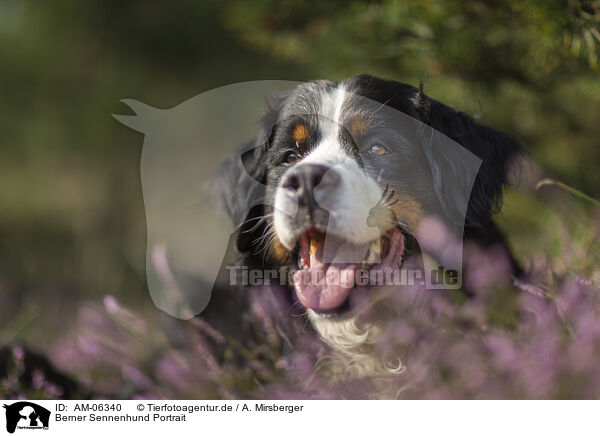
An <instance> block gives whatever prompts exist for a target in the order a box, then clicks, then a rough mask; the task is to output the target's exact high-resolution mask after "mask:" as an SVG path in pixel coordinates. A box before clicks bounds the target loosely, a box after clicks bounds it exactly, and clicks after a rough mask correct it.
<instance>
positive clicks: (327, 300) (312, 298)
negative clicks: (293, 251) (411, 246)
mask: <svg viewBox="0 0 600 436" xmlns="http://www.w3.org/2000/svg"><path fill="white" fill-rule="evenodd" d="M298 245H299V247H298V268H299V270H298V271H296V272H295V273H294V275H293V282H294V288H295V290H296V295H297V297H298V300H299V301H300V303H301V304H302V305H303V306H305V307H307V308H310V309H313V310H317V311H321V312H327V311H334V310H336V309H339V308H341V307H342V306H343V305H344V304H345V303H346V301H347V300H348V297H349V296H350V293H351V292H353V291H356V292H361V291H365V290H366V289H367V288H369V287H371V286H373V285H374V284H375V283H373V282H372V280H371V279H372V278H373V277H375V276H377V272H378V271H381V272H383V274H381V273H379V276H382V275H385V274H388V275H389V274H390V273H391V272H393V271H395V270H398V269H399V268H400V265H401V264H402V256H403V254H404V235H403V234H402V232H401V231H400V230H398V229H391V230H389V231H388V232H387V233H386V234H385V235H384V236H383V237H381V238H379V239H377V240H375V241H372V242H370V243H368V244H364V245H355V244H352V243H350V242H348V241H346V240H345V239H344V238H341V237H339V236H335V235H332V234H325V233H323V232H320V231H317V230H315V229H310V230H308V231H307V232H305V233H303V234H302V235H301V236H300V239H299V241H298Z"/></svg>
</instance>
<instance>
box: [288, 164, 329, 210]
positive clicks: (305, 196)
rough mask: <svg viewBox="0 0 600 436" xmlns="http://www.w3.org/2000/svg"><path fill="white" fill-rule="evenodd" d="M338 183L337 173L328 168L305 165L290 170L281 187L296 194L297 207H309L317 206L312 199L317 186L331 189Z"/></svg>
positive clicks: (318, 165) (317, 165)
mask: <svg viewBox="0 0 600 436" xmlns="http://www.w3.org/2000/svg"><path fill="white" fill-rule="evenodd" d="M338 182H339V175H338V173H337V172H336V171H335V170H333V169H331V168H330V167H328V166H326V165H320V164H309V163H306V164H302V165H298V166H297V167H295V168H293V169H292V170H290V172H289V173H288V174H286V175H285V178H284V179H283V182H282V184H281V186H282V187H283V188H285V189H288V190H290V191H294V192H295V193H296V195H297V196H298V206H305V207H311V206H317V204H316V202H315V197H314V190H315V188H316V187H317V185H320V184H322V185H323V188H333V187H334V186H335V185H337V183H338ZM325 185H327V186H325ZM319 187H320V186H319Z"/></svg>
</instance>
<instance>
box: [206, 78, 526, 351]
mask: <svg viewBox="0 0 600 436" xmlns="http://www.w3.org/2000/svg"><path fill="white" fill-rule="evenodd" d="M396 114H401V115H402V117H404V118H402V117H398V116H396ZM411 121H414V123H411ZM423 126H425V127H426V128H423ZM434 134H441V135H439V137H440V138H450V139H451V140H452V141H454V143H456V144H459V145H460V147H458V146H457V147H456V149H452V148H448V147H444V148H442V147H437V146H436V144H435V140H434V138H432V136H433V135H434ZM257 138H258V139H257V141H256V142H255V143H254V144H252V145H251V146H250V147H247V148H246V149H245V150H243V151H242V152H241V153H240V155H238V156H235V157H234V158H232V159H231V160H230V161H228V162H226V163H225V164H224V165H223V166H222V167H221V168H220V170H219V174H218V179H217V185H218V189H219V191H220V196H221V199H222V204H223V206H224V208H225V210H226V212H227V213H228V214H229V216H230V217H231V218H232V219H233V220H234V222H236V223H239V222H241V223H242V224H241V226H239V228H238V229H237V233H236V236H235V246H236V249H237V250H238V252H239V253H240V255H241V257H242V260H243V262H244V263H245V264H247V265H252V266H254V267H259V268H265V269H269V268H279V267H281V266H285V267H289V268H292V270H293V271H292V274H290V278H291V280H290V283H289V296H290V300H291V302H292V303H293V304H295V305H296V307H300V308H301V309H302V310H303V311H305V313H306V314H307V316H308V318H309V319H310V321H311V324H312V325H313V327H314V328H315V330H316V331H317V332H318V333H319V334H320V335H321V337H322V338H323V339H324V340H325V341H326V342H327V343H329V344H330V345H331V346H333V347H337V348H339V349H342V350H344V352H347V353H352V352H354V351H353V350H357V349H358V348H359V347H360V346H361V345H362V344H363V343H364V342H365V341H368V340H369V339H368V338H369V336H370V335H372V334H376V332H377V331H378V329H377V328H376V326H374V325H363V324H360V323H359V322H357V319H356V318H357V316H358V311H357V306H358V304H359V302H364V301H365V299H366V300H368V299H369V298H375V295H376V292H377V288H379V286H374V285H373V286H371V285H370V284H369V283H367V284H365V283H361V284H357V272H358V271H368V272H369V273H372V272H374V271H389V270H390V269H400V268H403V267H404V259H405V258H406V257H407V256H408V254H414V253H422V252H423V247H421V246H420V244H419V241H418V238H416V237H415V235H417V234H418V232H419V227H420V226H421V224H422V223H423V222H425V221H427V220H428V219H429V218H431V217H432V216H435V217H436V218H440V219H441V220H442V222H445V223H450V224H449V225H450V226H452V225H453V224H452V223H454V224H456V223H458V224H460V226H459V227H460V232H458V233H457V234H459V235H460V236H461V237H462V238H464V239H465V240H468V241H471V242H472V243H475V244H478V245H480V246H482V247H483V248H485V247H489V246H491V245H493V244H495V245H502V246H506V244H505V241H504V238H503V236H502V234H501V232H500V231H499V230H498V228H497V227H496V225H495V224H494V222H493V221H492V215H493V214H494V213H495V212H496V211H497V210H498V208H499V205H500V201H501V196H502V193H503V189H504V186H505V184H506V179H507V170H506V167H507V163H508V161H509V159H510V157H511V156H512V155H513V154H515V152H516V151H517V144H516V142H515V141H514V140H512V139H511V138H509V137H508V136H505V135H504V134H502V133H499V132H497V131H496V130H494V129H492V128H490V127H487V126H484V125H481V124H479V123H478V122H476V121H475V120H474V119H473V118H472V117H470V116H469V115H467V114H466V113H464V112H459V111H456V110H455V109H453V108H451V107H450V106H447V105H445V104H442V103H440V102H438V101H435V100H434V99H432V98H430V97H428V96H426V95H425V94H424V93H423V87H422V85H421V86H420V87H418V88H416V87H413V86H410V85H407V84H403V83H399V82H395V81H389V80H382V79H379V78H376V77H372V76H369V75H359V76H355V77H351V78H349V79H347V80H344V81H341V82H334V81H325V80H318V81H312V82H307V83H303V84H301V85H299V86H297V87H296V88H295V89H293V90H291V91H289V92H286V93H283V94H281V95H279V96H277V97H276V98H275V100H274V101H272V102H271V103H270V104H269V105H268V108H267V110H266V113H265V115H264V117H263V118H262V120H261V131H260V132H258V134H257ZM461 148H462V149H463V150H462V151H461V150H460V149H461ZM464 150H466V151H467V152H468V153H467V154H468V155H469V156H473V157H476V158H477V160H478V162H479V164H478V165H477V167H476V171H475V172H474V173H473V174H469V171H468V168H465V167H463V166H462V164H463V160H464V159H467V154H464V153H463V152H464ZM441 162H442V163H444V164H441ZM248 175H249V176H250V177H251V178H252V179H249V178H248V177H247V176H248ZM248 180H253V181H258V182H259V183H248ZM457 185H458V187H459V188H460V189H458V191H457V189H455V188H456V187H457ZM461 189H462V191H461ZM465 189H467V191H468V192H467V194H468V195H467V197H466V200H464V201H462V203H464V204H462V203H461V199H460V198H458V197H460V196H458V197H457V195H456V192H464V190H465ZM258 191H260V192H258ZM257 198H258V199H259V201H257ZM461 204H462V206H461ZM461 207H462V211H461ZM240 214H243V215H245V216H243V217H240ZM240 218H241V219H240ZM421 265H422V263H421ZM513 266H514V267H515V269H516V270H518V266H517V265H516V263H515V264H514V265H513ZM316 272H321V273H324V275H325V276H329V275H330V274H329V273H335V274H334V276H335V277H336V279H335V280H332V281H328V280H322V277H321V279H315V278H314V277H315V273H316ZM466 274H468V272H467V273H466ZM463 288H464V286H463ZM465 292H466V293H467V294H468V292H469V290H468V289H466V290H465ZM360 304H362V303H360Z"/></svg>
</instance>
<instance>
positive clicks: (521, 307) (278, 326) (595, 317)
mask: <svg viewBox="0 0 600 436" xmlns="http://www.w3.org/2000/svg"><path fill="white" fill-rule="evenodd" d="M519 195H524V196H529V197H532V196H533V194H532V193H531V192H520V194H519ZM567 200H568V201H569V202H570V206H569V210H570V211H571V214H570V215H563V216H562V219H561V221H560V223H561V225H560V226H558V227H557V229H558V230H557V231H558V233H560V234H559V235H558V240H560V250H555V251H554V252H552V253H551V252H547V251H540V250H539V248H543V247H544V243H545V242H547V241H540V243H539V244H538V250H536V249H535V248H532V249H531V254H530V255H529V256H530V257H529V258H526V259H524V260H523V259H522V260H521V261H522V263H524V266H525V267H526V270H527V274H526V275H525V276H523V277H521V278H516V277H515V275H514V272H513V271H511V266H510V265H511V264H510V261H509V258H508V254H507V253H505V252H504V251H502V249H500V248H499V247H490V248H489V249H488V250H482V249H481V248H478V247H475V246H470V245H467V246H466V247H465V264H466V268H467V271H468V274H467V276H466V277H467V278H466V280H467V284H468V288H469V289H471V290H472V292H471V293H472V295H465V294H464V293H463V292H460V291H446V292H442V291H431V290H427V289H425V288H424V287H422V286H417V285H412V286H409V285H407V286H403V287H401V288H395V289H393V290H391V291H390V292H388V293H387V294H386V296H385V299H381V300H379V301H376V302H374V303H371V304H369V305H368V306H365V307H364V308H361V310H363V311H364V313H363V314H364V318H365V319H369V317H370V316H386V315H385V314H383V315H382V313H384V312H382V311H380V310H379V308H378V304H380V302H381V301H385V305H386V306H387V308H388V309H390V308H392V309H393V310H392V311H391V312H392V313H393V314H394V316H390V317H389V318H387V320H386V323H385V325H386V327H385V329H384V330H383V331H382V332H381V334H380V335H379V336H378V338H377V340H376V341H374V343H373V344H371V345H372V352H373V354H374V355H375V356H378V357H379V358H381V359H382V362H383V364H384V366H383V368H384V370H383V371H381V372H380V373H377V374H371V375H365V376H362V377H356V376H349V375H347V374H344V373H343V371H344V370H345V369H348V363H349V362H347V361H344V358H343V356H336V355H335V354H332V352H331V351H330V350H329V349H328V348H327V346H326V345H325V344H323V343H322V342H321V340H320V339H319V338H318V337H317V336H316V335H315V334H314V333H313V332H312V331H311V329H310V327H309V325H308V323H307V320H306V319H305V317H303V316H302V315H301V314H300V313H295V312H294V308H293V307H290V306H289V303H288V300H287V299H286V298H285V293H286V292H289V290H287V289H285V288H282V287H279V286H263V287H253V288H247V289H245V290H244V292H247V293H248V295H247V296H248V300H249V305H248V306H249V311H248V313H247V314H245V315H243V316H242V315H240V314H239V313H231V314H227V315H226V316H229V317H230V318H229V319H228V320H227V322H231V323H238V322H240V323H244V325H245V328H246V329H247V330H248V331H249V332H251V334H250V335H249V336H248V337H247V340H246V341H243V342H240V341H239V340H238V338H235V337H228V336H227V335H225V334H223V333H222V332H220V331H218V330H217V329H215V328H214V327H212V326H211V325H210V324H209V323H208V322H207V321H206V320H204V319H203V318H202V316H200V317H197V318H193V319H191V320H189V321H181V320H176V319H173V318H171V317H169V316H167V315H161V314H160V312H159V311H154V312H149V313H136V312H135V310H133V309H131V308H126V307H124V305H123V304H121V303H120V302H119V301H118V300H117V299H116V298H115V297H114V296H111V295H107V296H105V297H104V300H103V302H102V304H98V303H88V304H85V305H83V306H82V307H81V309H80V312H79V314H78V320H77V322H76V328H74V329H73V330H72V333H70V334H67V335H65V336H64V337H62V338H61V339H60V340H59V341H58V342H57V343H56V344H55V345H54V346H53V347H52V352H51V355H50V360H51V361H52V362H53V364H54V366H55V367H56V368H58V369H59V370H60V371H62V372H64V373H66V374H69V375H70V376H71V377H72V378H73V379H75V380H76V381H77V383H78V384H79V392H85V393H86V395H89V396H91V397H96V398H102V397H109V398H198V399H199V398H279V399H290V398H323V399H333V398H410V399H414V398H436V399H438V398H444V399H449V398H453V399H458V398H462V399H474V398H478V399H492V398H495V399H497V398H523V399H532V398H539V399H544V398H578V399H587V398H598V397H599V396H600V366H599V365H598V364H597V362H598V359H599V358H600V289H599V286H598V277H599V275H598V274H599V272H600V270H599V269H598V267H597V265H598V263H597V257H596V256H597V249H596V248H595V247H597V243H598V211H597V210H594V209H593V208H590V207H589V206H588V205H585V204H584V205H581V204H578V203H577V202H576V201H575V200H574V199H573V198H572V196H571V195H570V194H569V195H567V196H566V197H563V198H562V200H561V202H562V201H567ZM561 204H562V203H561ZM548 207H550V208H552V207H553V205H551V204H550V205H549V206H548ZM557 210H558V212H560V211H561V208H560V205H559V206H558V209H557ZM555 212H556V211H555ZM586 213H587V222H586V223H585V224H586V225H585V226H584V227H585V231H582V226H583V223H582V222H580V220H581V218H582V215H583V214H586ZM559 215H560V214H559ZM573 218H576V220H575V221H577V222H576V223H575V222H574V221H573ZM553 224H556V223H553ZM438 230H439V229H438ZM447 236H448V235H444V234H435V235H434V238H433V239H436V240H442V241H446V242H447V243H450V241H448V240H447V239H444V238H446V237H447ZM554 237H557V236H556V235H554V234H548V235H547V238H554ZM559 259H560V260H561V262H559V261H558V260H559ZM407 262H410V260H407ZM564 263H566V266H565V265H563V264H564ZM561 265H562V266H561ZM385 313H390V311H387V312H385ZM22 353H23V350H22V349H21V348H19V347H15V348H13V349H12V355H13V360H14V363H13V364H12V366H11V369H10V370H9V371H8V373H7V375H6V376H5V377H3V379H2V384H1V385H0V386H1V389H3V393H10V395H11V396H15V397H18V396H25V395H31V394H32V392H33V393H34V395H38V396H40V397H45V398H52V397H56V396H60V394H61V393H60V389H61V388H60V386H53V385H52V383H46V382H44V374H43V373H39V374H38V375H37V376H35V377H36V379H35V381H34V382H33V385H32V386H33V391H20V390H19V383H18V378H19V371H22V363H19V362H22V357H23V356H22ZM350 364H351V362H350ZM19 365H21V366H19ZM19 368H21V369H19ZM340 368H341V371H342V373H340ZM348 374H351V372H348Z"/></svg>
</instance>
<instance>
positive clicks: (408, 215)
mask: <svg viewBox="0 0 600 436" xmlns="http://www.w3.org/2000/svg"><path fill="white" fill-rule="evenodd" d="M396 199H398V201H397V202H396V203H395V204H393V205H392V206H391V209H392V211H393V212H394V214H395V215H396V217H397V218H398V220H400V221H401V222H403V223H406V224H407V225H408V226H409V228H410V230H411V232H414V231H416V230H417V229H418V228H419V224H420V223H421V221H422V220H423V218H425V216H426V213H425V211H424V210H423V206H422V205H421V203H419V202H418V201H417V200H415V199H414V198H412V197H411V196H409V195H405V194H399V195H396V196H394V199H392V202H393V201H395V200H396Z"/></svg>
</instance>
